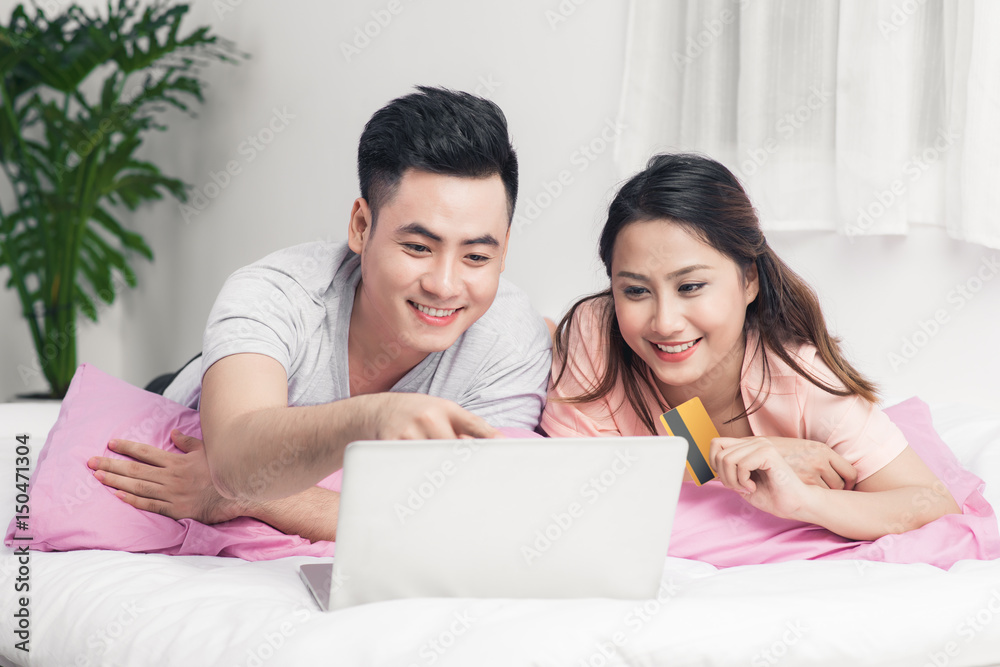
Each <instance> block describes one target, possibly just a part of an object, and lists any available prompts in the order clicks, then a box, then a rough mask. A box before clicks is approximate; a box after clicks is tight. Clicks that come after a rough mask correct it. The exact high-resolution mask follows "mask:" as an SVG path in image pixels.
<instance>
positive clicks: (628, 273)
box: [616, 264, 712, 282]
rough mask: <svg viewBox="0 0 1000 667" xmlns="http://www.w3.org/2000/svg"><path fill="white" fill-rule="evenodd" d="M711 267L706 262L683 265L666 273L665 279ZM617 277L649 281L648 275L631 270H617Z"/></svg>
mask: <svg viewBox="0 0 1000 667" xmlns="http://www.w3.org/2000/svg"><path fill="white" fill-rule="evenodd" d="M711 268H712V267H711V266H709V265H708V264H692V265H691V266H685V267H684V268H683V269H677V270H676V271H674V272H672V273H668V274H667V275H666V280H673V279H674V278H679V277H680V276H684V275H687V274H689V273H692V272H694V271H698V270H699V269H711ZM616 275H617V276H618V277H619V278H631V279H632V280H642V281H644V282H649V276H644V275H642V274H641V273H632V272H631V271H619V272H618V273H617V274H616Z"/></svg>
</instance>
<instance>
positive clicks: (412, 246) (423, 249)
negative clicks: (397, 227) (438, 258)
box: [403, 243, 430, 252]
mask: <svg viewBox="0 0 1000 667" xmlns="http://www.w3.org/2000/svg"><path fill="white" fill-rule="evenodd" d="M403 247H405V248H406V249H407V250H412V251H413V252H430V248H428V247H427V246H425V245H420V244H419V243H404V244H403Z"/></svg>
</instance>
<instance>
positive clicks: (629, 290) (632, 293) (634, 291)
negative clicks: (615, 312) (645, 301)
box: [622, 285, 649, 297]
mask: <svg viewBox="0 0 1000 667" xmlns="http://www.w3.org/2000/svg"><path fill="white" fill-rule="evenodd" d="M622 292H623V293H624V294H625V296H628V297H638V296H642V295H643V294H647V293H648V292H649V290H648V289H646V288H645V287H638V286H636V285H629V286H628V287H626V288H625V289H623V290H622Z"/></svg>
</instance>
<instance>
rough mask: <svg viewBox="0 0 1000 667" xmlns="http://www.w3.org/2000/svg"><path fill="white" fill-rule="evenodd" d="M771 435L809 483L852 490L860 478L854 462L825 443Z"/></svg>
mask: <svg viewBox="0 0 1000 667" xmlns="http://www.w3.org/2000/svg"><path fill="white" fill-rule="evenodd" d="M767 439H768V441H770V443H771V444H772V445H774V447H775V449H776V450H777V451H778V453H779V454H781V458H783V459H785V462H786V463H787V464H788V465H789V466H790V467H791V469H792V470H794V471H795V474H797V475H798V476H799V479H801V480H802V481H803V482H805V483H806V484H809V485H811V486H819V487H822V488H826V489H844V490H847V491H850V490H852V489H853V488H854V484H855V483H856V482H857V481H858V471H857V470H855V469H854V466H852V465H851V464H850V463H849V462H848V461H847V459H845V458H844V457H843V456H841V455H840V454H838V453H837V452H835V451H833V448H831V447H830V446H829V445H827V444H825V443H822V442H816V441H815V440H802V439H801V438H777V437H768V438H767Z"/></svg>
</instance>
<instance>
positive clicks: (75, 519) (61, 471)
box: [5, 364, 538, 560]
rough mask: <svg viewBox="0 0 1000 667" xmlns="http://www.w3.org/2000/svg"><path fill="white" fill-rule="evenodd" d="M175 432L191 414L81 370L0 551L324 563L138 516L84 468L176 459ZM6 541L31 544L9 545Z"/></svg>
mask: <svg viewBox="0 0 1000 667" xmlns="http://www.w3.org/2000/svg"><path fill="white" fill-rule="evenodd" d="M175 428H176V429H180V430H181V432H183V433H186V434H187V435H192V436H195V437H198V438H200V437H201V420H200V416H199V414H198V413H197V412H196V411H195V410H192V409H190V408H186V407H184V406H182V405H180V404H178V403H174V402H173V401H171V400H169V399H166V398H164V397H162V396H160V395H158V394H152V393H150V392H148V391H144V390H142V389H139V388H138V387H134V386H132V385H130V384H129V383H127V382H125V381H123V380H119V379H118V378H115V377H112V376H110V375H107V374H106V373H103V372H101V371H100V370H98V369H97V368H94V367H93V366H90V365H88V364H83V365H82V366H80V368H78V369H77V371H76V375H75V376H73V382H72V383H71V384H70V387H69V391H68V392H67V393H66V398H65V399H64V400H63V402H62V406H61V408H60V411H59V418H58V419H57V420H56V423H55V425H54V426H53V427H52V430H51V431H49V436H48V439H47V440H46V442H45V447H43V448H42V451H41V453H40V454H39V457H38V463H37V464H36V469H35V473H34V475H33V476H32V478H31V485H30V489H29V492H30V497H31V503H30V508H31V514H30V517H31V518H30V520H29V523H28V530H27V531H17V530H16V520H12V521H11V523H10V526H9V527H8V529H7V534H6V539H5V544H7V545H8V546H14V545H15V544H16V545H18V546H20V545H24V544H28V546H29V547H30V548H31V549H34V550H37V551H72V550H74V549H115V550H118V551H132V552H142V553H163V554H175V555H207V556H234V557H237V558H243V559H245V560H269V559H274V558H284V557H285V556H332V555H333V552H334V543H333V542H322V541H321V542H314V543H310V542H309V540H307V539H305V538H302V537H299V536H298V535H285V534H284V533H282V532H280V531H278V530H276V529H274V528H272V527H271V526H269V525H267V524H266V523H263V522H261V521H257V520H256V519H251V518H249V517H240V518H238V519H233V520H232V521H227V522H225V523H220V524H215V525H211V526H209V525H205V524H202V523H199V522H197V521H195V520H193V519H182V520H180V521H175V520H174V519H171V518H169V517H165V516H161V515H159V514H153V513H150V512H143V511H142V510H138V509H135V508H134V507H132V506H131V505H129V504H127V503H125V502H123V501H121V500H119V499H118V498H116V497H115V496H114V494H113V493H112V492H111V491H110V490H109V489H108V488H107V487H106V486H104V485H103V484H101V483H100V482H98V481H97V479H95V478H94V475H93V471H92V470H90V468H88V467H87V461H88V460H89V459H90V458H91V457H92V456H107V457H111V458H119V459H124V458H126V457H123V456H121V455H119V454H116V453H114V452H112V451H111V450H109V449H108V441H109V440H112V439H115V438H121V439H124V440H134V441H136V442H144V443H146V444H149V445H153V446H154V447H159V448H160V449H165V450H167V451H173V452H179V451H180V450H179V449H177V448H176V447H175V446H174V445H173V443H172V442H171V441H170V431H171V430H172V429H175ZM501 431H503V432H504V434H505V435H506V436H507V437H532V436H534V437H538V436H537V434H534V433H531V432H530V431H524V430H522V429H501ZM341 477H342V471H339V470H338V471H337V472H335V473H333V474H332V475H330V476H329V477H327V478H326V479H324V480H323V481H322V482H320V484H319V485H320V486H323V487H325V488H328V489H330V490H332V491H340V482H341ZM15 534H16V535H18V537H25V536H30V537H31V538H32V539H31V541H30V542H27V541H21V540H18V541H17V542H15V541H14V539H13V537H14V535H15Z"/></svg>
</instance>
